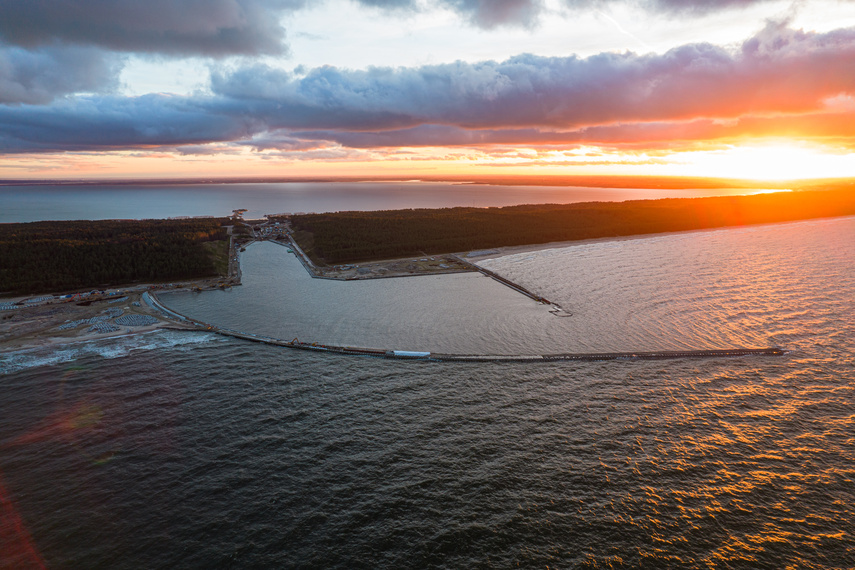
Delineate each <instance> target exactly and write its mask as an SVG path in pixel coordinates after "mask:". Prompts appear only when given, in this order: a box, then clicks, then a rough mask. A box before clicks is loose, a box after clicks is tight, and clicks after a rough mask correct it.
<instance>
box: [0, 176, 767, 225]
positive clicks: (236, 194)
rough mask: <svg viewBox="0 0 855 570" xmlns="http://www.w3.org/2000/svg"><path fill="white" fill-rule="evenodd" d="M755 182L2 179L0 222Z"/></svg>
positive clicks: (608, 196) (623, 192) (592, 195)
mask: <svg viewBox="0 0 855 570" xmlns="http://www.w3.org/2000/svg"><path fill="white" fill-rule="evenodd" d="M757 191H758V190H739V189H728V188H721V189H704V190H646V189H634V188H582V187H560V188H559V187H555V186H484V185H471V184H469V185H462V184H450V183H435V182H361V183H344V182H334V183H330V182H294V183H275V184H273V183H270V184H268V183H258V184H182V185H160V186H158V185H139V186H135V185H131V184H123V185H113V186H111V185H99V186H91V185H83V184H81V185H74V184H64V185H32V186H0V204H2V208H0V223H3V222H34V221H39V220H103V219H145V218H156V219H162V218H169V217H175V216H227V215H231V212H232V210H234V209H237V208H246V209H247V210H248V212H247V214H246V216H247V217H248V218H260V217H262V216H264V215H265V214H279V213H285V212H288V213H297V212H335V211H344V210H396V209H403V208H448V207H452V206H477V207H487V206H511V205H516V204H549V203H556V204H569V203H572V202H591V201H612V202H620V201H624V200H640V199H652V198H682V197H686V198H697V197H702V196H729V195H736V194H746V193H750V192H757Z"/></svg>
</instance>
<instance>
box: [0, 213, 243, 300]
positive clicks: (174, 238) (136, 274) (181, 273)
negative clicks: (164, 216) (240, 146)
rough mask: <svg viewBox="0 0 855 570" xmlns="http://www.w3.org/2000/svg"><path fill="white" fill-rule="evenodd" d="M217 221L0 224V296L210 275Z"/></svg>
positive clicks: (222, 233) (220, 235)
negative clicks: (211, 245)
mask: <svg viewBox="0 0 855 570" xmlns="http://www.w3.org/2000/svg"><path fill="white" fill-rule="evenodd" d="M223 223H224V220H222V219H192V220H99V221H73V222H33V223H28V224H0V291H2V292H4V293H25V294H30V293H42V292H58V291H66V290H73V289H81V288H89V287H100V286H105V285H110V284H120V283H132V282H137V281H166V280H177V279H192V278H198V277H207V276H211V275H216V274H217V273H216V270H215V269H214V264H213V261H212V259H211V257H210V255H209V253H208V252H207V250H206V249H205V247H204V245H203V244H204V243H205V242H209V241H214V240H223V239H227V238H228V236H227V235H226V229H225V228H224V227H222V224H223Z"/></svg>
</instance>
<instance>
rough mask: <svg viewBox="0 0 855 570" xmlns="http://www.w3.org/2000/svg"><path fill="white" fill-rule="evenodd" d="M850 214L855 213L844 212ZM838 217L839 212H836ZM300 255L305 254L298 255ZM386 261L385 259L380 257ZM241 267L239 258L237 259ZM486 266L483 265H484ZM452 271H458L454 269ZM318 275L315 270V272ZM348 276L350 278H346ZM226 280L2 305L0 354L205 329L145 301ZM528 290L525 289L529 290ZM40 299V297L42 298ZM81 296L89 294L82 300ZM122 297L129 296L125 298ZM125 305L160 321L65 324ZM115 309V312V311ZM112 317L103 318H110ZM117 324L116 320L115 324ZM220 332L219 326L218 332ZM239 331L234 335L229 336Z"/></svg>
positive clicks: (492, 253)
mask: <svg viewBox="0 0 855 570" xmlns="http://www.w3.org/2000/svg"><path fill="white" fill-rule="evenodd" d="M840 217H842V218H848V217H852V216H840ZM835 218H836V217H835ZM835 218H815V219H810V220H797V221H792V222H777V223H774V224H759V225H779V224H781V223H785V224H793V223H804V222H814V221H820V220H827V219H835ZM746 227H756V225H752V226H728V227H724V228H708V229H697V230H687V231H681V232H663V233H656V234H636V235H632V236H613V237H605V238H596V239H588V240H575V241H563V242H549V243H542V244H529V245H518V246H504V247H496V248H492V249H490V250H476V251H469V252H461V253H459V254H453V255H456V256H459V257H460V258H461V260H462V261H463V262H464V263H471V264H473V265H475V264H477V263H478V262H480V261H483V260H487V259H495V258H500V257H505V256H508V255H515V254H520V253H530V252H538V251H546V250H549V249H561V248H567V247H573V246H578V245H586V244H592V243H603V242H615V241H629V240H637V239H645V238H654V237H661V236H669V235H679V234H688V233H698V232H711V231H723V230H731V229H737V228H746ZM298 257H299V256H298ZM376 263H385V262H376ZM235 265H236V266H238V267H239V263H236V264H235ZM479 267H480V266H479ZM306 269H307V271H308V272H309V273H310V274H313V272H312V271H310V270H309V268H306ZM449 273H452V272H449ZM431 274H433V275H438V274H441V273H438V272H437V273H430V272H428V273H414V274H409V275H407V274H404V275H399V276H393V275H383V276H380V275H372V276H370V277H362V278H363V279H365V278H368V279H372V278H373V279H383V278H392V277H410V276H412V277H418V276H421V275H431ZM313 276H314V275H313ZM342 280H346V279H342ZM222 281H223V279H222V278H220V279H217V278H213V279H204V280H195V281H187V282H180V283H175V284H168V285H165V284H135V285H132V286H129V287H117V288H111V289H108V290H104V291H102V292H101V293H100V294H98V295H91V294H89V296H88V297H77V296H75V297H74V298H69V299H60V298H59V297H54V296H50V297H49V298H45V299H42V300H40V301H37V302H35V303H31V304H27V305H23V306H20V307H18V308H14V309H11V310H5V311H4V310H0V356H2V355H3V354H4V353H10V352H18V351H22V350H30V349H37V348H44V347H55V346H62V345H66V344H75V343H82V342H90V341H96V340H104V339H110V338H120V337H126V336H132V335H138V334H146V333H150V332H153V331H156V330H164V329H172V330H186V331H205V330H208V328H207V327H206V326H203V325H201V324H199V323H194V322H192V321H191V320H189V319H187V320H182V319H180V318H176V317H173V316H171V315H169V314H168V312H164V311H162V310H161V309H159V308H157V307H156V306H152V305H150V304H148V303H147V302H146V301H145V300H144V296H145V294H146V293H149V292H151V293H156V292H164V291H195V292H199V291H203V290H212V289H218V288H223V287H222V286H221V285H219V284H218V282H219V283H222ZM523 294H525V293H523ZM30 298H32V296H18V297H5V298H2V301H3V302H5V303H6V304H14V303H19V302H22V301H25V300H27V299H30ZM37 299H38V297H37ZM81 299H85V300H83V301H82V302H81ZM118 301H123V302H121V303H119V302H118ZM110 308H115V309H121V310H122V315H123V316H124V315H133V314H137V315H146V316H148V317H151V318H154V319H156V322H153V323H150V324H146V325H142V326H124V325H122V326H119V327H118V330H115V331H110V332H98V331H97V330H96V331H93V330H91V329H90V328H88V327H90V326H92V325H94V324H95V322H90V323H81V324H80V325H78V326H75V327H72V328H71V329H69V330H60V329H59V327H61V326H63V325H65V324H68V323H70V322H73V321H81V320H85V319H93V318H95V317H100V316H103V315H104V313H105V312H106V310H107V309H110ZM114 312H115V311H114ZM107 320H108V319H103V321H104V322H106V321H107ZM114 326H115V325H114ZM214 332H216V331H214ZM229 336H233V335H229Z"/></svg>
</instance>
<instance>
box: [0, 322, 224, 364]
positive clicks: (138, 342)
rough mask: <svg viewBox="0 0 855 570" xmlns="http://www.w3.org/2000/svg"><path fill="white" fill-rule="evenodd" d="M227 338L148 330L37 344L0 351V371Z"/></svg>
mask: <svg viewBox="0 0 855 570" xmlns="http://www.w3.org/2000/svg"><path fill="white" fill-rule="evenodd" d="M227 341H228V339H226V338H225V337H222V336H220V335H216V334H212V333H199V332H191V331H188V332H182V331H151V332H148V333H143V334H134V335H127V336H120V337H112V338H105V339H98V340H92V341H86V342H80V343H74V344H63V345H56V346H51V347H38V348H30V349H24V350H19V351H14V352H7V353H3V354H0V374H12V373H14V372H20V371H21V370H27V369H30V368H37V367H41V366H55V365H57V364H64V363H66V362H73V361H75V360H79V359H81V358H86V357H91V356H100V357H101V358H107V359H113V358H122V357H124V356H127V355H128V354H130V353H131V352H134V351H147V350H160V349H177V350H184V351H186V350H192V349H194V348H196V347H198V346H202V345H207V344H210V343H212V342H227Z"/></svg>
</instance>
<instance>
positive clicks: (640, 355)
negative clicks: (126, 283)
mask: <svg viewBox="0 0 855 570" xmlns="http://www.w3.org/2000/svg"><path fill="white" fill-rule="evenodd" d="M143 300H145V302H146V303H148V304H149V305H150V306H152V307H154V308H155V309H157V310H159V311H161V312H162V313H163V314H164V315H166V316H168V317H171V318H177V319H179V320H181V321H182V322H184V323H188V324H193V325H196V327H197V330H201V331H207V332H212V333H217V334H221V335H223V336H230V337H234V338H240V339H244V340H250V341H253V342H261V343H264V344H271V345H274V346H282V347H285V348H295V349H298V350H312V351H316V352H329V353H333V354H347V355H353V356H372V357H375V358H390V359H398V360H418V361H428V362H562V361H576V362H596V361H605V360H666V359H677V358H721V357H734V356H783V355H784V350H783V349H781V348H776V347H772V348H732V349H721V350H662V351H656V352H592V353H583V354H535V355H504V354H496V355H490V354H442V353H437V352H426V351H415V350H392V349H380V348H362V347H355V346H336V345H328V344H321V343H318V342H302V341H300V340H299V339H296V338H295V339H293V340H282V339H278V338H273V337H269V336H264V335H259V334H253V333H245V332H241V331H236V330H232V329H227V328H222V327H215V326H213V325H210V324H207V323H201V322H198V321H194V320H193V319H190V318H188V317H186V316H184V315H181V314H179V313H177V312H175V311H173V310H171V309H167V308H166V307H165V306H163V304H162V303H161V302H160V300H159V299H158V298H157V296H156V295H155V294H154V293H152V292H147V293H145V294H143Z"/></svg>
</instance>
